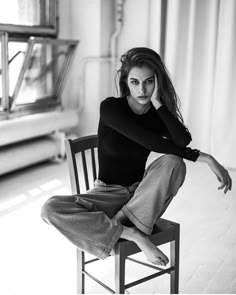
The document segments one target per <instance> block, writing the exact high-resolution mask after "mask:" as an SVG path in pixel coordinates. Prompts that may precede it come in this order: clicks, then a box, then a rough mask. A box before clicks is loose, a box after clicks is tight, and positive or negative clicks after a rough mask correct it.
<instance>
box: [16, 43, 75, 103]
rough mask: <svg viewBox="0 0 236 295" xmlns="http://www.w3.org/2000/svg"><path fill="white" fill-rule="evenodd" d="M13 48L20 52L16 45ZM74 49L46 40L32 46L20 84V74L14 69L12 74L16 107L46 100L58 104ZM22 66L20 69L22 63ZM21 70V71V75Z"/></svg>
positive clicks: (67, 44) (64, 44)
mask: <svg viewBox="0 0 236 295" xmlns="http://www.w3.org/2000/svg"><path fill="white" fill-rule="evenodd" d="M11 45H12V46H13V47H14V46H15V45H16V47H17V49H16V48H15V51H14V52H17V51H18V50H19V49H20V48H19V47H18V45H17V44H15V43H13V42H12V44H11ZM21 49H23V48H21ZM71 50H72V49H71V44H70V43H67V42H61V43H60V42H59V40H57V41H55V40H54V42H52V43H51V42H50V41H47V40H44V41H43V39H42V41H40V42H33V43H31V45H30V46H29V47H28V52H27V53H26V59H25V60H24V64H23V69H24V70H23V72H22V73H21V75H22V77H21V78H20V79H18V80H17V81H16V74H15V73H16V71H15V70H14V69H13V66H12V71H11V72H10V81H11V87H10V89H11V91H13V90H14V92H13V94H12V95H13V97H14V98H13V99H14V107H15V106H19V105H25V104H32V103H36V102H40V101H42V100H44V101H45V99H47V100H48V99H50V100H51V101H52V100H54V101H55V103H56V102H57V98H58V93H57V90H58V88H59V85H60V83H62V80H63V78H64V75H63V72H64V71H65V70H66V68H67V65H68V60H69V58H70V56H71V54H72V52H71ZM22 51H24V49H23V50H22ZM18 66H19V67H20V61H19V64H18V65H17V67H18ZM19 67H18V68H17V70H18V72H19ZM17 76H18V75H17ZM19 81H20V82H19Z"/></svg>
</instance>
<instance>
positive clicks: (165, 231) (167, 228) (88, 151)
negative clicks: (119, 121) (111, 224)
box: [65, 135, 179, 294]
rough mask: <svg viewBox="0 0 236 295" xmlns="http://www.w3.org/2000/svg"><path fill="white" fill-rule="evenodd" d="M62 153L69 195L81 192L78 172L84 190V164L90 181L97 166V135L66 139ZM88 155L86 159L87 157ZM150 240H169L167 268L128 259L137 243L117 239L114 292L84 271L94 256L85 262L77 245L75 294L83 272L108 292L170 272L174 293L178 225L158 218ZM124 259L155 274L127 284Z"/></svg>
mask: <svg viewBox="0 0 236 295" xmlns="http://www.w3.org/2000/svg"><path fill="white" fill-rule="evenodd" d="M65 144H66V154H67V161H68V166H69V174H70V181H71V188H72V193H73V194H79V193H80V192H81V188H80V186H81V182H79V176H80V174H81V171H83V173H82V174H83V177H82V178H84V179H83V181H84V182H85V189H86V190H88V189H89V188H90V186H91V185H90V182H91V180H90V179H89V172H88V166H90V167H89V168H91V169H92V178H93V179H92V181H94V180H95V179H96V177H97V169H96V166H97V165H96V164H97V160H96V153H95V152H96V147H97V136H96V135H91V136H86V137H82V138H78V139H74V140H72V139H66V140H65ZM78 154H81V166H82V167H80V168H79V169H78V168H77V165H78V163H77V160H78V159H76V158H77V156H78ZM88 157H89V159H88ZM88 160H89V161H90V165H87V163H88ZM150 239H151V240H152V242H153V243H154V244H155V245H156V246H159V245H162V244H165V243H170V266H169V267H168V268H165V269H163V268H161V267H157V266H155V265H150V264H148V263H145V262H142V261H139V260H135V259H133V258H130V257H129V256H130V255H133V254H135V253H138V252H140V249H139V248H138V247H137V245H136V244H135V243H133V242H131V241H127V240H123V239H120V240H119V241H118V242H117V243H116V246H115V291H114V290H112V289H111V288H110V287H108V286H106V285H105V284H104V283H103V282H101V281H99V280H98V279H97V278H95V277H94V276H93V275H91V274H90V273H88V272H87V271H86V268H85V266H86V265H87V264H88V263H92V262H94V261H96V260H99V259H98V258H95V259H90V260H88V261H85V253H84V252H83V251H81V250H80V249H78V248H77V293H78V294H84V292H85V287H84V285H85V275H87V276H89V277H90V278H92V279H93V280H94V281H96V282H97V283H99V284H100V285H101V286H103V287H104V288H105V289H107V290H108V291H110V292H111V293H114V294H115V293H118V294H123V293H124V292H125V289H128V288H131V287H133V286H135V285H138V284H141V283H143V282H146V281H148V280H151V279H153V278H156V277H158V276H161V275H164V274H169V275H170V292H171V293H172V294H176V293H178V289H179V224H177V223H174V222H172V221H169V220H165V219H162V218H161V219H160V220H159V221H158V222H157V224H156V226H155V228H154V230H153V233H152V235H151V236H150ZM126 259H128V260H130V261H133V262H136V263H139V264H142V265H144V266H145V267H146V266H148V267H151V268H153V269H155V270H157V272H156V273H154V274H152V275H148V276H146V277H144V278H142V279H139V280H137V281H134V282H132V283H129V284H125V261H126Z"/></svg>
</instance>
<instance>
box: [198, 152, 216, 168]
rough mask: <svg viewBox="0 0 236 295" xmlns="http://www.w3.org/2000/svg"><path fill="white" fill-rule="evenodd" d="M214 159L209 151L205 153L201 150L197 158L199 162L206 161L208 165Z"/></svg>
mask: <svg viewBox="0 0 236 295" xmlns="http://www.w3.org/2000/svg"><path fill="white" fill-rule="evenodd" d="M213 160H214V158H213V157H212V156H211V155H209V154H207V153H203V152H200V153H199V156H198V158H197V161H199V162H204V163H207V164H208V165H209V164H210V163H211V162H212V161H213Z"/></svg>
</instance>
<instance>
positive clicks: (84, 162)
mask: <svg viewBox="0 0 236 295" xmlns="http://www.w3.org/2000/svg"><path fill="white" fill-rule="evenodd" d="M81 156H82V164H83V171H84V181H85V187H86V190H88V189H89V178H88V169H87V162H86V156H85V151H81Z"/></svg>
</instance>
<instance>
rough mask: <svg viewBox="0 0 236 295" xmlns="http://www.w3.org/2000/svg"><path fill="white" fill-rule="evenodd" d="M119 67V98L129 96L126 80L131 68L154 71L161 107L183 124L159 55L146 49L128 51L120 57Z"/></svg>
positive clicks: (137, 48)
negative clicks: (163, 106) (146, 68)
mask: <svg viewBox="0 0 236 295" xmlns="http://www.w3.org/2000/svg"><path fill="white" fill-rule="evenodd" d="M120 61H121V67H120V69H119V70H118V72H117V74H118V76H119V78H118V79H119V88H120V95H121V96H128V95H129V94H130V91H129V87H128V85H127V78H128V75H129V72H130V70H131V69H132V68H133V67H142V66H147V67H149V68H151V69H153V70H154V72H155V74H156V76H157V81H158V94H159V96H160V100H161V102H162V104H163V105H165V106H166V107H167V108H168V110H169V111H170V112H171V113H172V114H173V115H174V116H175V117H177V118H178V119H179V120H180V121H181V122H183V117H182V115H181V113H180V110H179V98H178V95H177V93H176V92H175V89H174V86H173V84H172V82H171V80H170V77H169V74H168V71H167V69H166V67H165V65H164V63H163V62H162V60H161V57H160V56H159V54H157V53H156V52H155V51H154V50H152V49H150V48H146V47H136V48H132V49H130V50H128V51H127V52H126V53H124V54H123V55H122V56H121V59H120Z"/></svg>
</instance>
